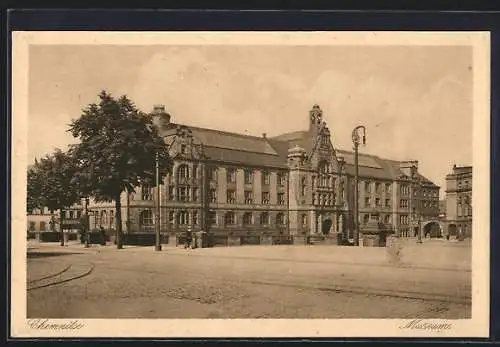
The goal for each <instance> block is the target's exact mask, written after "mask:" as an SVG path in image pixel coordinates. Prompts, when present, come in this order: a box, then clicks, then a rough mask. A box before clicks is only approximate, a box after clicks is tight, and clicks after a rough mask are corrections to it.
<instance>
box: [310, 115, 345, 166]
mask: <svg viewBox="0 0 500 347" xmlns="http://www.w3.org/2000/svg"><path fill="white" fill-rule="evenodd" d="M309 114H310V121H311V128H310V131H309V135H310V136H311V139H310V141H312V146H311V152H310V153H309V157H308V159H309V161H310V162H311V166H312V168H314V169H318V168H319V165H320V163H324V162H328V163H329V167H330V169H331V170H333V171H334V172H338V170H339V165H338V160H337V155H336V153H335V149H334V148H333V144H332V141H331V133H330V129H328V127H327V125H326V122H325V121H323V120H322V115H323V111H322V110H321V108H320V107H319V106H318V105H314V106H313V108H312V110H311V111H309Z"/></svg>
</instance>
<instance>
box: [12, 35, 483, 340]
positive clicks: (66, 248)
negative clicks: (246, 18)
mask: <svg viewBox="0 0 500 347" xmlns="http://www.w3.org/2000/svg"><path fill="white" fill-rule="evenodd" d="M139 34H140V33H139ZM30 35H31V36H30ZM92 35H93V36H92ZM119 35H121V36H118V35H117V34H115V35H112V36H106V35H105V34H104V33H86V34H85V35H84V34H83V33H46V34H45V35H41V36H40V37H37V35H36V33H31V34H26V35H25V36H22V35H19V37H18V39H19V40H18V42H19V43H18V47H21V45H22V47H23V48H22V49H23V51H22V52H24V53H26V54H25V55H24V56H23V64H24V65H23V66H24V69H23V70H22V71H21V72H20V74H22V76H23V77H22V78H21V79H19V80H18V81H21V82H18V86H20V85H24V88H25V89H24V90H22V91H20V92H19V98H20V100H21V101H19V102H18V103H14V109H13V112H14V114H13V117H15V116H16V117H17V114H19V118H18V120H17V124H18V125H16V122H14V128H13V139H14V142H13V144H14V145H13V151H14V152H16V151H17V152H16V153H17V154H14V156H13V162H14V161H18V163H17V164H15V165H14V167H15V169H16V172H15V176H18V177H17V178H15V179H17V180H18V187H23V186H24V191H15V190H14V189H13V194H14V192H15V194H17V197H16V198H15V199H17V201H18V204H20V205H18V206H19V207H16V209H15V211H14V213H16V215H17V216H19V220H18V224H17V225H18V226H19V229H15V230H14V229H13V230H12V234H13V235H12V237H13V243H15V245H13V257H14V253H16V254H18V256H19V258H18V259H20V263H17V266H18V267H17V268H18V269H20V272H18V273H17V274H15V275H13V276H17V277H16V278H17V280H15V279H13V282H12V285H13V286H14V285H15V284H18V285H20V287H19V288H22V290H20V291H19V293H18V294H17V295H19V298H23V299H21V300H24V304H22V305H20V306H19V307H18V309H19V311H24V312H19V313H18V314H20V315H21V316H22V315H24V317H25V319H24V324H25V327H23V328H19V329H20V330H19V331H24V332H25V333H26V331H28V332H29V333H32V334H37V333H41V334H47V331H51V332H52V333H53V334H56V333H60V334H78V332H79V331H80V332H83V331H85V330H86V329H87V330H90V325H91V323H89V322H90V321H88V320H94V319H99V320H100V321H101V320H105V321H102V322H107V321H108V322H110V323H109V324H110V325H115V324H116V323H111V322H112V321H110V320H116V319H120V320H124V321H126V320H135V319H141V321H142V320H144V321H147V320H149V319H155V320H156V321H158V319H161V320H163V319H164V320H166V322H168V321H169V320H176V324H180V325H176V326H177V327H178V328H175V329H179V330H178V331H177V332H176V331H175V329H174V325H172V326H170V327H168V328H167V327H165V325H164V329H167V330H168V331H166V330H165V331H163V332H162V328H161V326H162V324H159V327H158V328H156V329H157V331H156V332H153V333H152V334H156V335H155V336H162V334H164V336H175V335H176V334H179V335H182V336H190V334H192V336H198V335H203V333H200V331H196V330H197V329H202V330H203V329H204V328H206V327H204V326H203V320H207V319H209V322H212V323H210V324H215V323H214V322H219V324H221V325H222V324H223V323H222V322H224V321H223V320H226V322H231V321H232V320H248V321H250V320H251V322H253V323H252V324H257V325H254V327H255V329H258V326H264V325H267V324H268V323H267V322H268V321H270V322H277V323H276V324H278V325H279V324H281V323H279V322H280V321H283V322H285V321H289V320H291V319H293V320H298V319H300V320H301V321H304V322H309V326H310V327H311V329H312V331H314V329H315V325H316V323H314V321H315V320H318V321H319V322H326V321H332V322H334V323H335V324H336V328H335V329H334V330H335V331H332V330H330V332H328V331H326V332H325V331H324V330H321V331H322V333H318V334H321V335H323V336H324V335H325V334H327V335H328V333H330V334H332V335H342V334H343V332H342V328H341V327H342V325H343V324H344V325H346V324H347V323H343V322H346V321H347V320H349V321H350V320H368V319H369V320H370V321H371V322H373V324H375V325H376V324H387V322H391V321H394V322H393V323H392V328H391V329H392V330H393V331H395V333H394V332H393V333H389V335H394V334H398V332H399V333H401V334H403V335H404V334H409V335H412V334H414V335H415V334H416V335H419V334H420V335H422V334H423V335H422V336H430V335H433V336H434V335H436V336H448V335H454V334H460V333H466V331H465V330H466V329H465V330H462V328H459V327H460V326H462V327H467V329H471V330H470V333H472V334H480V333H479V332H477V331H480V332H484V331H485V330H484V329H486V332H487V324H488V314H489V313H488V306H487V304H488V303H489V298H488V287H487V286H488V278H487V276H488V273H489V263H488V259H489V253H488V252H489V243H488V239H489V220H488V219H487V218H488V213H489V212H488V211H489V201H488V200H487V199H488V197H487V195H488V196H489V186H487V187H486V188H485V187H483V186H484V184H483V183H484V182H485V181H486V180H487V181H488V182H489V176H488V175H489V174H488V172H489V162H487V161H486V162H485V161H484V160H485V158H486V160H488V158H489V153H485V151H484V149H487V150H488V149H489V147H485V146H489V108H488V107H489V105H488V104H487V102H488V100H489V99H488V98H489V95H488V94H487V93H485V91H486V92H488V91H489V89H487V87H488V86H489V80H488V78H489V75H488V73H489V71H488V70H487V68H488V67H487V66H486V64H489V60H488V59H489V55H481V54H478V53H477V52H478V50H479V51H481V49H480V48H478V47H482V50H483V51H485V52H487V53H488V52H489V51H488V49H489V47H488V44H489V38H488V36H487V35H485V34H481V33H475V34H472V33H463V34H456V35H454V36H453V35H448V36H447V35H441V36H439V34H435V35H434V34H433V33H428V34H427V35H420V36H417V37H416V38H415V39H414V40H411V39H410V36H409V35H410V33H407V34H406V35H405V34H401V35H399V36H394V35H392V36H391V35H390V34H388V36H387V37H386V38H385V40H386V41H384V35H383V34H381V33H380V34H379V35H375V34H373V33H358V34H357V35H353V36H349V35H350V34H349V33H345V34H342V33H337V34H335V35H334V34H332V33H328V34H327V33H323V35H322V34H321V33H309V34H307V33H305V34H297V36H294V35H295V34H294V33H287V34H281V35H279V34H274V35H273V34H272V33H267V34H266V33H260V34H256V35H255V36H250V33H248V34H246V35H245V34H243V33H232V34H231V33H225V34H217V33H211V34H210V33H205V34H198V35H197V34H195V33H192V34H186V33H184V35H183V34H182V33H181V34H178V35H174V34H173V33H170V34H167V33H157V34H156V36H155V35H150V36H147V35H145V36H144V37H142V38H141V36H140V35H137V33H136V34H130V35H129V36H127V35H126V34H125V33H122V34H119ZM203 35H205V36H203ZM343 35H344V36H345V37H344V36H343ZM351 35H352V34H351ZM370 35H371V36H370ZM433 35H434V36H433ZM467 35H468V36H467ZM343 37H344V39H343ZM436 37H437V38H439V40H438V39H436ZM37 38H38V39H39V40H37ZM58 38H59V39H58ZM295 38H297V39H296V40H295ZM356 38H358V39H356ZM359 38H361V39H359ZM314 40H317V44H315V41H314ZM440 40H441V41H440ZM477 42H479V44H477ZM484 47H486V48H484ZM19 49H21V48H19ZM19 52H21V50H19ZM15 53H16V51H15V50H14V58H15ZM18 58H19V61H20V57H18ZM15 63H16V59H14V65H15ZM19 64H21V63H20V62H19ZM14 68H15V66H14ZM485 72H486V73H485ZM15 84H16V82H14V86H15ZM480 85H481V86H482V87H481V86H480ZM485 86H486V87H485ZM481 88H482V89H481ZM15 90H17V89H15ZM480 92H483V94H481V93H480ZM14 98H16V96H15V92H14ZM478 103H481V105H480V106H478ZM16 105H22V106H19V107H18V108H17V109H16ZM478 110H479V111H478ZM16 111H17V112H18V113H17V114H16ZM478 112H479V113H478ZM21 114H22V115H21ZM21 120H22V121H21ZM484 120H487V124H486V125H484V124H483V123H482V122H484ZM479 123H480V124H483V125H479V126H478V124H479ZM22 126H24V128H21V127H22ZM16 136H18V137H16ZM16 139H17V141H20V142H15V141H16ZM476 142H477V143H476ZM478 152H480V153H481V154H480V155H478V154H477V153H478ZM18 156H19V157H21V156H22V161H19V160H20V158H19V157H18ZM487 171H488V172H487ZM477 175H481V176H480V177H477ZM20 176H22V177H20ZM478 181H479V184H477V182H478ZM481 182H483V183H481ZM476 185H477V186H481V189H482V193H481V192H479V193H478V191H477V190H476ZM21 189H22V188H21ZM478 189H479V188H478ZM484 192H487V193H488V194H484ZM18 193H19V194H18ZM21 200H22V201H21ZM479 206H482V208H478V207H479ZM478 210H479V212H478ZM476 213H480V215H478V216H476ZM485 216H486V218H485ZM477 257H479V258H477ZM481 257H482V258H481ZM476 258H477V259H476ZM478 259H479V260H478ZM13 266H14V264H13ZM21 282H23V283H22V284H21ZM473 289H474V292H473ZM13 291H15V290H14V289H13ZM485 303H486V306H485V305H484V304H485ZM475 305H479V306H477V308H476V309H475V308H474V306H475ZM21 308H22V309H21ZM186 318H189V319H196V320H197V321H198V322H200V323H199V325H196V326H191V327H188V326H189V324H188V323H187V321H185V320H183V319H186ZM179 319H180V321H179ZM262 319H265V320H262ZM474 319H476V321H475V322H474ZM228 320H229V321H228ZM384 322H385V323H384ZM397 322H399V323H397ZM103 324H106V323H103ZM137 324H138V323H130V325H129V327H132V328H133V327H134V325H137ZM182 324H185V326H184V327H183V325H182ZM207 324H208V323H207ZM249 324H250V323H249ZM321 324H323V323H321ZM321 324H319V325H317V327H318V328H317V329H324V327H325V326H324V325H321ZM370 324H371V323H370ZM459 324H462V325H459ZM478 324H479V325H478ZM481 324H483V325H481ZM167 325H168V324H167ZM475 325H477V326H478V327H479V326H480V328H478V329H479V330H476V332H474V326H475ZM241 327H243V329H244V327H245V324H241V325H240V328H239V329H241ZM132 328H129V329H132ZM285 328H286V329H288V330H289V332H288V333H284V332H280V330H279V329H285ZM101 329H104V326H103V325H101ZM263 329H264V330H265V329H266V328H263ZM275 329H277V330H275V332H276V334H277V335H278V336H282V335H288V334H290V333H291V334H293V330H294V328H293V327H292V325H289V326H282V327H281V328H278V327H277V326H275ZM300 329H303V328H300ZM330 329H333V328H330ZM352 329H353V328H352V327H350V328H348V329H346V331H345V333H347V334H352V335H356V336H362V334H363V329H365V331H368V330H370V329H369V328H368V330H366V328H363V327H362V326H359V327H358V330H359V331H358V332H357V333H354V332H350V331H351V330H352ZM181 330H182V331H181ZM290 330H291V332H290ZM372 330H377V328H375V326H374V328H373V329H372ZM300 331H301V333H302V331H303V330H300ZM318 331H319V330H318ZM128 332H129V333H131V334H134V332H133V331H128ZM137 333H138V334H141V333H145V332H141V333H139V332H137ZM85 334H93V332H92V331H87V332H86V333H85ZM232 334H236V335H238V336H239V335H242V336H245V335H246V333H245V331H239V333H238V332H236V331H233V332H232ZM249 334H250V335H252V334H254V333H250V332H249ZM360 334H361V335H360ZM375 334H377V333H376V332H375ZM420 335H419V336H420Z"/></svg>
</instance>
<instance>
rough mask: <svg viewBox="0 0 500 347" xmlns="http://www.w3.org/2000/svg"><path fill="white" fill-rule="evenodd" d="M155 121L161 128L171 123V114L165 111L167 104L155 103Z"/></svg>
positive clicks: (153, 113)
mask: <svg viewBox="0 0 500 347" xmlns="http://www.w3.org/2000/svg"><path fill="white" fill-rule="evenodd" d="M152 115H153V123H154V124H155V125H156V126H157V127H158V128H159V129H162V128H163V127H165V126H167V125H168V124H170V115H169V114H168V113H167V112H165V105H154V106H153V112H152Z"/></svg>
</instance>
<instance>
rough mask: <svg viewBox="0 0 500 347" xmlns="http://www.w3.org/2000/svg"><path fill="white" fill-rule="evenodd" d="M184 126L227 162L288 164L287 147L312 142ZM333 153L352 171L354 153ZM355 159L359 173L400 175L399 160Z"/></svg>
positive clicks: (298, 135)
mask: <svg viewBox="0 0 500 347" xmlns="http://www.w3.org/2000/svg"><path fill="white" fill-rule="evenodd" d="M177 126H179V124H174V123H170V125H169V126H168V128H166V129H162V134H163V135H164V136H168V135H173V134H175V128H176V127H177ZM183 126H186V125H183ZM186 127H187V128H189V129H190V130H191V132H192V135H193V137H194V138H195V139H196V140H197V141H200V142H202V143H203V145H204V149H205V154H206V155H207V156H208V157H209V158H210V159H212V160H216V161H221V162H227V163H235V164H243V165H251V166H271V167H279V168H287V156H288V150H289V149H290V148H292V147H294V146H300V147H302V148H304V149H305V150H306V152H307V153H310V152H311V150H312V146H313V141H312V139H311V138H310V136H311V135H310V133H309V132H308V131H295V132H291V133H285V134H281V135H278V136H274V137H270V138H266V137H258V136H250V135H243V134H238V133H232V132H226V131H220V130H215V129H207V128H199V127H194V126H186ZM336 153H337V156H338V157H340V156H342V157H343V158H344V160H345V162H346V165H345V169H346V172H347V173H348V174H351V175H354V171H355V170H354V153H353V152H352V151H345V150H336ZM358 159H359V174H360V176H362V177H372V178H376V179H381V180H384V179H386V180H396V179H398V178H399V177H401V176H402V175H403V172H402V171H401V169H400V167H399V166H400V162H399V161H395V160H390V159H384V158H381V157H379V156H375V155H369V154H364V153H359V157H358ZM418 175H419V176H420V178H421V179H422V180H423V181H424V182H426V183H428V184H430V185H434V186H436V185H435V184H434V183H432V182H431V181H430V180H429V179H427V178H425V177H424V176H422V175H420V174H418Z"/></svg>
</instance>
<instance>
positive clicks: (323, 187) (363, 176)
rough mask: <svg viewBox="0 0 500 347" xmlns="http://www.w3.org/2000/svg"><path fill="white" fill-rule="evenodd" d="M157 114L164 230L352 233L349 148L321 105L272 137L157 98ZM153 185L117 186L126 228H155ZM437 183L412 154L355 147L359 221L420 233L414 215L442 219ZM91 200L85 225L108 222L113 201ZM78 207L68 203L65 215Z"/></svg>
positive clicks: (432, 223)
mask: <svg viewBox="0 0 500 347" xmlns="http://www.w3.org/2000/svg"><path fill="white" fill-rule="evenodd" d="M154 115H155V116H154V119H155V123H156V124H157V126H158V127H159V128H160V133H161V134H162V135H163V136H164V138H165V142H166V143H167V148H166V149H165V150H167V151H168V152H169V154H170V156H171V157H172V158H173V162H174V164H173V167H172V168H171V170H170V172H169V173H168V175H167V176H166V177H165V179H164V181H163V184H162V185H161V186H160V200H161V201H160V220H161V222H160V229H161V231H162V233H180V232H184V231H186V230H187V229H188V228H191V229H193V230H197V229H198V230H199V229H202V230H205V231H210V232H213V233H214V234H218V233H220V234H228V233H229V234H231V235H251V234H254V233H262V232H267V233H269V234H281V235H283V234H285V235H314V234H317V235H332V234H335V233H338V234H341V235H342V237H343V238H344V239H352V237H353V234H352V230H353V227H352V226H353V220H354V213H353V206H354V193H353V192H354V172H355V168H354V153H353V152H350V151H344V150H339V149H336V148H334V146H333V144H332V142H331V133H330V130H329V128H328V127H327V124H326V123H325V122H324V121H323V118H322V115H323V112H322V110H321V109H320V107H319V106H318V105H314V107H313V108H312V109H311V110H310V111H309V115H308V117H307V121H308V124H309V125H308V128H307V129H306V130H304V131H297V132H292V133H286V134H282V135H279V136H275V137H268V136H266V134H263V135H262V136H261V137H256V136H248V135H241V134H237V133H230V132H224V131H219V130H213V129H204V128H198V127H193V126H188V125H183V124H176V123H173V122H171V116H170V115H169V114H167V113H166V112H165V109H164V107H163V106H155V108H154ZM155 189H156V188H155V187H151V186H142V187H137V189H136V191H135V193H131V194H125V193H124V194H123V195H122V201H121V203H122V211H121V214H122V219H123V230H124V231H125V232H126V233H135V232H154V229H155V228H154V225H155V224H154V223H155V222H154V221H155V218H154V216H155V206H156V201H155V197H156V194H155ZM439 189H440V187H438V186H437V185H436V184H434V183H433V182H431V181H430V180H428V179H427V178H425V177H424V176H422V175H421V174H420V173H419V172H418V161H403V162H400V161H395V160H389V159H383V158H381V157H378V156H374V155H367V154H362V153H360V154H359V223H360V229H361V230H362V229H363V225H365V224H366V223H367V222H368V221H369V218H370V214H372V213H373V212H374V211H376V212H377V214H378V215H379V218H380V221H381V222H382V223H383V224H384V225H386V226H387V228H388V229H390V230H392V232H393V233H394V234H396V235H398V236H401V237H416V236H417V233H418V230H419V227H418V226H417V225H416V224H414V223H411V221H412V220H414V221H416V220H420V222H421V223H423V225H424V226H423V227H424V232H425V233H428V232H429V230H431V229H432V228H438V229H439V224H438V223H437V220H438V217H439ZM89 207H90V210H91V216H90V227H91V229H97V228H99V227H100V226H103V227H104V228H106V229H114V228H115V226H114V223H115V211H114V204H113V203H101V202H99V203H96V202H93V201H91V202H90V206H89ZM73 210H74V211H75V212H71V211H73ZM78 210H81V206H74V207H73V208H72V209H69V210H68V211H65V214H66V215H65V218H70V215H69V214H70V213H73V215H76V211H78ZM412 212H413V214H412ZM436 225H437V226H436Z"/></svg>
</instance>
